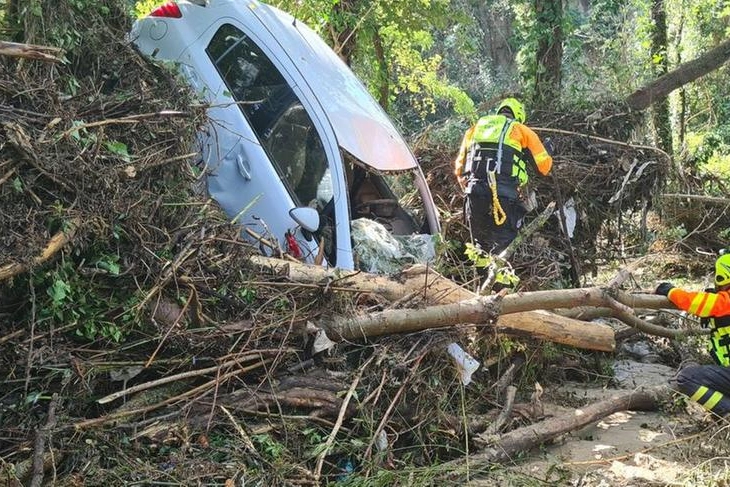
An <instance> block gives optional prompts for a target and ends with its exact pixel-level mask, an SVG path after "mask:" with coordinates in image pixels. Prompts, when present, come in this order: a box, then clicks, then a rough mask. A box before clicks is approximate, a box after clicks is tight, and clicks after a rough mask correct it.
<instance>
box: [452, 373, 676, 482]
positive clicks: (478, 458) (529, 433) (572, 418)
mask: <svg viewBox="0 0 730 487" xmlns="http://www.w3.org/2000/svg"><path fill="white" fill-rule="evenodd" d="M672 393H673V391H672V390H671V389H670V388H669V387H668V386H657V387H653V388H640V389H637V390H632V391H625V392H622V393H620V394H616V395H614V396H612V397H610V398H609V399H604V400H603V401H598V402H596V403H593V404H590V405H588V406H585V407H582V408H578V409H576V410H574V411H573V412H571V413H567V414H564V415H562V416H556V417H553V418H549V419H546V420H544V421H541V422H539V423H535V424H531V425H530V426H524V427H522V428H517V429H515V430H512V431H510V432H509V433H506V434H504V435H502V436H495V437H494V441H493V442H492V444H491V445H490V446H489V447H488V448H487V449H486V450H485V451H483V452H481V453H477V454H474V455H469V456H468V457H464V458H460V459H458V460H454V461H452V462H449V463H448V464H447V465H453V466H454V467H455V468H457V467H459V466H460V465H461V464H463V463H466V462H468V464H469V467H470V468H473V467H476V466H479V465H487V464H490V463H497V462H505V461H508V460H511V459H512V458H513V457H514V456H515V455H516V454H518V453H521V452H525V451H528V450H530V449H531V448H534V447H536V446H538V445H540V444H543V443H545V442H547V441H549V440H552V439H554V438H556V437H558V436H560V435H562V434H563V433H567V432H569V431H574V430H577V429H580V428H583V427H584V426H588V425H589V424H591V423H595V422H596V421H598V420H600V419H602V418H605V417H606V416H609V415H611V414H613V413H616V412H619V411H626V410H640V411H651V410H655V409H657V408H658V407H659V406H660V405H661V404H662V403H663V402H665V401H668V400H669V399H670V398H671V396H672Z"/></svg>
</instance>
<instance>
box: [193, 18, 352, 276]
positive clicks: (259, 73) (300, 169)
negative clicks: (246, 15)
mask: <svg viewBox="0 0 730 487" xmlns="http://www.w3.org/2000/svg"><path fill="white" fill-rule="evenodd" d="M249 27H250V26H249V25H244V24H243V23H242V22H239V20H238V19H233V18H224V19H220V20H219V21H218V22H216V23H215V24H214V25H212V26H211V27H210V29H209V30H208V32H207V33H206V35H203V36H202V37H201V38H200V40H199V42H198V44H199V46H198V49H200V47H203V46H204V52H205V55H206V56H207V59H209V60H210V63H211V64H212V65H213V66H214V68H215V69H214V70H212V69H211V70H208V71H207V73H205V74H204V76H208V79H206V81H205V83H204V84H205V86H206V87H215V88H214V89H213V91H214V93H211V96H210V98H212V99H214V100H215V105H214V106H213V107H211V109H210V110H209V115H210V118H211V123H210V124H209V127H208V131H207V133H206V134H205V135H204V137H203V139H204V150H203V152H204V154H205V159H204V160H205V161H206V163H207V164H208V169H209V177H208V190H209V192H210V194H211V196H213V197H214V198H215V199H216V200H217V201H218V202H219V204H220V205H221V207H222V208H223V209H224V210H225V211H226V212H227V213H228V214H229V215H234V219H236V221H238V222H240V223H243V224H245V225H246V226H247V227H248V228H252V229H254V231H255V232H256V233H257V234H259V235H262V236H264V237H266V238H267V239H274V240H276V241H278V242H281V244H282V247H284V246H285V242H286V240H285V239H284V236H285V235H286V234H287V233H288V232H289V231H290V230H293V229H294V227H295V226H296V225H295V222H294V221H293V220H292V219H291V218H290V217H289V210H290V209H292V208H294V207H297V206H314V207H316V208H317V209H319V210H320V211H321V216H322V220H323V221H322V228H320V229H318V231H317V232H314V235H313V234H311V233H309V232H302V231H301V229H294V231H293V232H292V236H294V237H295V239H296V241H297V242H298V247H300V248H301V249H302V250H303V253H304V254H305V255H304V257H306V258H308V260H310V261H311V260H313V259H314V256H315V255H316V254H317V252H318V249H319V246H320V245H324V246H325V249H324V255H325V256H326V257H327V260H328V261H329V262H330V264H332V265H335V263H336V264H337V265H345V266H349V267H351V266H352V265H351V264H350V263H349V262H348V261H351V248H350V242H349V228H347V218H346V215H347V207H346V199H345V207H344V210H343V208H342V204H341V203H342V202H341V201H335V200H341V198H335V196H336V195H337V194H339V193H340V190H341V188H342V187H344V184H343V178H344V175H343V174H342V171H341V163H339V164H338V163H337V161H338V158H339V153H338V151H337V148H336V147H337V146H336V144H333V142H332V141H333V140H334V137H332V136H330V137H327V136H326V135H327V133H326V130H325V129H326V128H327V127H326V125H323V123H322V117H321V116H319V115H318V114H317V113H316V110H313V107H312V105H311V103H309V101H308V100H307V99H306V94H304V93H302V91H301V90H300V89H299V87H298V86H297V80H296V79H295V78H293V77H292V76H291V74H290V73H289V72H287V71H286V70H285V69H283V68H282V67H281V66H280V64H281V63H280V61H279V57H277V55H276V53H275V52H272V51H271V50H270V49H269V47H268V45H269V44H271V42H269V44H267V43H266V42H264V41H261V39H260V38H259V37H258V36H257V35H256V33H255V32H253V31H252V30H251V29H250V28H249ZM216 75H217V77H218V78H219V80H216V79H215V78H216ZM322 132H325V136H324V137H323V136H322V135H321V133H322ZM333 161H334V163H333ZM330 200H332V203H330ZM343 212H344V214H343ZM343 218H344V220H343ZM343 225H344V227H343ZM328 227H329V228H328ZM343 251H344V257H342V258H339V256H340V254H343ZM348 254H350V256H349V258H348ZM338 261H339V262H338Z"/></svg>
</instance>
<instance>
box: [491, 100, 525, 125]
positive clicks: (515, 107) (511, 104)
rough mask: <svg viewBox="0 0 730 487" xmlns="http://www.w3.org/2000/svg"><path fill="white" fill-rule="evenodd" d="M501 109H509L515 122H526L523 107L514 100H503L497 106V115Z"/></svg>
mask: <svg viewBox="0 0 730 487" xmlns="http://www.w3.org/2000/svg"><path fill="white" fill-rule="evenodd" d="M503 108H509V109H510V110H511V111H512V114H513V115H514V116H515V120H517V121H518V122H520V123H525V120H527V116H526V115H525V107H524V106H523V105H522V103H520V102H519V101H517V99H516V98H505V99H504V100H502V103H500V104H499V108H497V113H499V112H501V111H502V109H503Z"/></svg>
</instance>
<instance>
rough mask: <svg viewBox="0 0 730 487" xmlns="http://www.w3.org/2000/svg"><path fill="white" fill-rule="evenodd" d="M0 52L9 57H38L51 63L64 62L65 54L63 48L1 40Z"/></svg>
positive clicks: (37, 58) (39, 59)
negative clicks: (63, 56)
mask: <svg viewBox="0 0 730 487" xmlns="http://www.w3.org/2000/svg"><path fill="white" fill-rule="evenodd" d="M0 54H2V55H3V56H9V57H20V58H25V59H36V60H38V61H45V62H50V63H60V62H63V58H62V57H61V56H62V55H63V49H61V48H58V47H50V46H40V45H37V44H20V43H18V42H8V41H0Z"/></svg>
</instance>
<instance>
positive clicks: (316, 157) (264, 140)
mask: <svg viewBox="0 0 730 487" xmlns="http://www.w3.org/2000/svg"><path fill="white" fill-rule="evenodd" d="M206 51H207V53H208V55H209V56H210V58H211V60H212V61H213V63H214V64H215V66H216V68H217V69H218V72H219V73H220V74H221V77H222V78H223V79H224V81H225V83H226V86H227V87H228V89H229V90H230V92H231V96H232V97H233V99H234V100H236V101H237V102H238V103H239V107H240V108H241V111H242V112H243V113H244V115H245V116H246V119H247V120H248V122H249V124H250V125H251V128H252V129H253V131H254V132H255V133H256V135H257V137H258V139H259V141H260V142H261V145H262V146H263V147H264V149H265V150H266V152H267V153H268V155H269V158H270V159H271V161H272V163H273V164H274V166H275V167H276V170H277V172H278V173H279V175H280V177H281V178H282V181H284V183H285V184H286V186H287V188H288V190H289V193H290V194H292V197H293V199H294V200H295V203H296V204H298V205H310V206H320V207H321V206H324V205H326V204H327V202H329V201H330V199H332V196H333V192H332V184H331V179H330V170H329V166H328V161H327V156H326V153H325V150H324V145H323V143H322V139H321V138H320V136H319V133H318V132H317V130H316V128H315V127H314V124H313V123H312V119H311V118H310V116H309V114H308V113H307V111H306V109H305V108H304V105H303V104H302V102H301V101H300V100H299V98H298V97H297V95H296V94H295V93H294V90H293V89H292V88H291V86H289V84H288V83H287V81H286V79H285V78H284V76H283V75H282V74H281V72H279V70H278V69H277V68H276V67H275V66H274V64H273V63H272V62H271V60H270V59H269V58H268V56H266V54H265V53H264V52H263V51H262V50H261V48H260V47H259V46H257V45H256V44H255V43H254V42H253V41H252V39H251V38H250V37H248V36H247V35H246V34H244V33H243V32H241V30H240V29H238V28H237V27H235V26H233V25H230V24H225V25H223V26H221V28H220V29H219V30H218V32H217V33H216V34H215V36H214V37H213V39H212V40H211V42H210V44H209V46H208V48H207V49H206Z"/></svg>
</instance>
